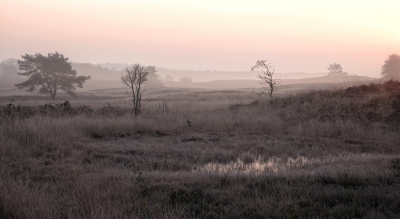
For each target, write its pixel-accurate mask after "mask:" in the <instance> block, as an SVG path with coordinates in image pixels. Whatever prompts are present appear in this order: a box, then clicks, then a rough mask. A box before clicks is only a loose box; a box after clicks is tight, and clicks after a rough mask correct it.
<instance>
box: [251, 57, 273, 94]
mask: <svg viewBox="0 0 400 219" xmlns="http://www.w3.org/2000/svg"><path fill="white" fill-rule="evenodd" d="M251 70H252V71H254V70H259V71H261V73H260V74H258V78H259V79H261V81H260V84H266V85H267V86H265V87H263V89H262V91H260V92H255V93H256V94H258V95H269V101H270V102H272V95H273V93H274V92H275V91H276V87H277V86H279V81H278V80H276V79H275V78H274V74H275V68H274V65H273V63H272V62H268V60H258V61H257V62H256V64H255V65H254V66H253V67H252V68H251Z"/></svg>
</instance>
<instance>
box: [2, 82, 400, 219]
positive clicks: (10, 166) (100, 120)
mask: <svg viewBox="0 0 400 219" xmlns="http://www.w3.org/2000/svg"><path fill="white" fill-rule="evenodd" d="M152 95H153V96H151V95H149V97H148V99H147V100H146V102H147V104H146V105H145V110H144V112H143V114H142V115H141V116H140V117H135V116H134V115H133V113H132V111H131V110H130V109H129V108H126V107H124V106H119V107H117V106H116V105H113V104H111V105H110V106H108V105H101V104H99V103H94V104H93V105H90V104H91V101H90V100H89V99H88V100H86V101H85V104H83V103H84V102H79V103H75V102H74V101H73V100H71V104H72V106H71V105H61V103H62V102H59V103H58V104H59V105H58V106H56V103H52V105H51V106H49V105H47V106H44V103H42V102H41V103H40V104H38V105H41V107H39V106H35V105H33V104H27V105H30V106H29V107H28V106H26V105H25V104H24V102H23V101H20V102H19V103H21V106H20V107H15V108H12V107H11V108H10V107H9V108H7V107H6V106H5V104H4V105H3V106H4V107H3V110H2V111H1V114H0V115H1V119H0V120H1V123H0V163H1V165H0V176H1V181H0V218H300V217H302V218H396V217H399V214H400V210H399V209H400V208H399V206H400V200H399V199H398V197H397V194H399V193H400V189H399V188H400V177H399V173H398V172H397V169H394V168H393V167H392V161H394V160H395V158H397V157H400V147H399V142H400V139H399V138H400V135H399V130H398V124H399V123H398V122H399V121H400V120H398V119H399V118H398V112H399V111H400V110H399V109H400V108H399V105H397V103H398V102H396V101H398V98H397V93H396V92H395V91H393V90H391V91H387V90H385V89H383V88H382V87H380V88H379V89H378V90H376V91H375V92H372V93H368V94H367V95H366V94H365V93H363V94H362V95H360V93H359V92H358V90H357V89H356V90H354V89H353V90H351V89H350V90H347V91H343V90H339V91H310V92H305V93H302V94H297V95H291V96H286V97H279V98H277V99H275V101H274V102H273V103H272V104H270V103H269V102H268V101H264V100H262V99H258V97H256V96H252V95H251V94H249V93H247V92H238V91H229V92H220V91H215V92H209V91H201V90H195V91H188V90H175V91H169V92H165V93H161V94H160V93H157V92H154V93H153V94H152ZM157 96H159V97H157ZM110 100H113V101H117V102H118V101H119V100H122V99H121V97H116V98H108V99H105V100H103V99H101V98H99V99H96V100H93V101H100V102H101V103H105V101H110ZM162 100H164V101H167V102H168V112H167V111H162V110H161V108H159V104H158V103H159V101H162ZM17 101H18V100H17ZM125 101H126V99H125ZM115 103H116V102H115ZM79 105H80V106H79ZM83 105H89V106H87V107H85V106H83Z"/></svg>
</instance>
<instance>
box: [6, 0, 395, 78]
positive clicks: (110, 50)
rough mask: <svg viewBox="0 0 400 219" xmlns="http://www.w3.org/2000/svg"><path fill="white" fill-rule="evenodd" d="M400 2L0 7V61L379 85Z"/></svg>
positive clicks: (43, 0)
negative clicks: (339, 75) (259, 71)
mask: <svg viewBox="0 0 400 219" xmlns="http://www.w3.org/2000/svg"><path fill="white" fill-rule="evenodd" d="M398 8H400V2H399V1H390V0H387V1H385V0H380V1H366V0H364V1H356V0H354V1H351V3H348V1H343V0H336V1H316V0H304V1H294V0H286V1H284V0H282V1H279V2H276V1H265V0H264V1H259V0H247V1H238V0H230V1H228V0H220V1H217V0H214V1H211V0H203V1H188V0H185V1H183V0H175V1H157V0H146V1H140V0H138V1H128V0H120V1H116V0H114V1H111V0H110V1H107V0H97V1H85V3H81V1H76V0H69V1H50V0H37V1H34V3H32V2H31V1H27V0H13V1H5V0H0V33H1V34H0V48H1V50H0V60H3V59H6V58H11V57H14V58H20V56H21V55H23V54H25V53H27V54H35V53H43V54H47V53H48V52H55V51H58V52H60V53H62V54H64V55H65V56H67V57H69V58H70V60H71V61H77V62H92V63H102V62H119V63H138V62H139V63H141V64H145V65H155V66H159V67H167V68H175V69H193V70H206V69H209V70H214V69H216V70H235V71H242V70H246V71H248V70H250V67H251V66H252V65H253V64H254V63H255V62H256V60H257V59H269V60H271V61H273V62H274V63H275V67H276V69H277V71H278V72H282V73H285V72H309V73H316V72H327V67H328V65H329V64H331V63H334V62H337V63H340V64H342V66H343V68H344V70H345V71H347V72H349V73H356V74H358V75H366V76H374V77H378V76H379V74H380V68H381V66H382V64H383V62H384V60H385V59H386V58H387V56H388V55H389V54H391V53H400V29H399V28H398V24H399V23H400V13H398Z"/></svg>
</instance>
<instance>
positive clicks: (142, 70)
mask: <svg viewBox="0 0 400 219" xmlns="http://www.w3.org/2000/svg"><path fill="white" fill-rule="evenodd" d="M149 74H150V71H149V68H147V67H146V66H144V65H140V64H134V65H132V66H129V67H128V68H126V69H125V74H124V75H121V81H122V84H124V85H125V86H127V87H129V88H130V89H131V92H132V102H133V108H134V110H135V115H139V114H140V111H141V108H142V102H141V101H142V93H143V92H144V89H143V88H142V86H143V85H144V84H145V83H146V82H147V80H148V76H149Z"/></svg>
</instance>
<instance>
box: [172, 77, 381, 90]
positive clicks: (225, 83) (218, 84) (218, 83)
mask: <svg viewBox="0 0 400 219" xmlns="http://www.w3.org/2000/svg"><path fill="white" fill-rule="evenodd" d="M375 80H376V79H375V78H370V77H364V76H353V75H345V76H323V77H316V78H304V79H281V80H280V84H281V85H295V84H299V85H300V84H303V85H305V84H308V85H311V84H321V85H322V84H338V83H343V84H344V83H346V84H347V83H350V84H351V83H356V82H369V81H370V82H374V81H375ZM164 85H165V86H166V87H186V88H207V89H245V88H247V89H248V88H259V87H262V86H263V85H261V84H260V81H259V80H214V81H206V82H193V83H179V82H167V83H164Z"/></svg>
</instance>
